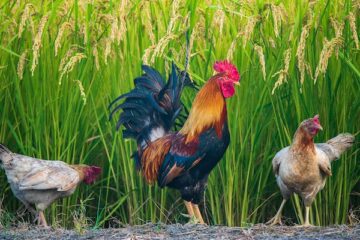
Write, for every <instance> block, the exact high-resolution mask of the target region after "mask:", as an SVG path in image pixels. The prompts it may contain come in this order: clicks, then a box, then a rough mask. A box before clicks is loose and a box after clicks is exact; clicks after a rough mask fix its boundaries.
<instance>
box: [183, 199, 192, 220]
mask: <svg viewBox="0 0 360 240" xmlns="http://www.w3.org/2000/svg"><path fill="white" fill-rule="evenodd" d="M184 203H185V207H186V210H187V211H188V214H189V216H190V217H193V216H194V209H193V207H192V205H191V202H188V201H185V200H184Z"/></svg>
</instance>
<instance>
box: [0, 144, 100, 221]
mask: <svg viewBox="0 0 360 240" xmlns="http://www.w3.org/2000/svg"><path fill="white" fill-rule="evenodd" d="M0 166H1V168H3V169H4V170H5V173H6V176H7V180H8V182H9V184H10V187H11V190H12V191H13V193H14V195H15V196H16V197H17V198H18V199H19V200H20V201H21V202H22V203H23V204H24V205H25V207H26V208H27V209H28V210H29V211H31V212H32V213H33V214H35V215H38V219H39V224H40V225H43V226H45V227H47V223H46V219H45V216H44V213H43V211H44V210H45V209H46V208H47V207H48V206H49V205H50V204H51V203H53V202H54V201H55V200H57V199H59V198H62V197H66V196H69V195H71V194H72V193H74V191H75V189H76V187H77V186H78V185H79V184H80V183H81V182H84V183H86V184H92V183H93V182H94V181H95V179H96V177H97V176H98V175H99V174H100V172H101V169H100V168H99V167H96V166H86V165H68V164H66V163H64V162H61V161H46V160H41V159H36V158H32V157H27V156H23V155H19V154H16V153H12V152H11V151H10V150H9V149H7V148H6V147H5V146H4V145H2V144H0Z"/></svg>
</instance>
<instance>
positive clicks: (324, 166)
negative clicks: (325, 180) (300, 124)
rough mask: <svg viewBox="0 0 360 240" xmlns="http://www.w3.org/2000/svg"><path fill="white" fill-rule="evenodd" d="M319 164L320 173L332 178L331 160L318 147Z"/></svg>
mask: <svg viewBox="0 0 360 240" xmlns="http://www.w3.org/2000/svg"><path fill="white" fill-rule="evenodd" d="M316 156H317V162H318V164H319V168H320V171H321V172H322V173H323V174H325V175H326V176H331V175H332V173H331V164H330V162H331V160H330V158H329V155H328V154H327V153H326V152H324V151H322V150H321V148H318V147H316Z"/></svg>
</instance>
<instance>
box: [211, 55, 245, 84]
mask: <svg viewBox="0 0 360 240" xmlns="http://www.w3.org/2000/svg"><path fill="white" fill-rule="evenodd" d="M214 70H215V71H216V72H218V73H222V72H225V73H226V75H227V76H228V77H229V78H230V79H231V80H233V81H236V82H237V81H239V79H240V74H239V72H238V70H237V68H236V67H235V65H233V64H231V63H230V62H229V61H227V60H224V61H216V62H215V64H214Z"/></svg>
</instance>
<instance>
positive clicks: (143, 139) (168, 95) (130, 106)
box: [109, 64, 193, 148]
mask: <svg viewBox="0 0 360 240" xmlns="http://www.w3.org/2000/svg"><path fill="white" fill-rule="evenodd" d="M142 70H143V71H144V74H143V75H142V76H140V77H137V78H135V79H134V84H135V88H134V89H133V90H131V91H130V92H128V93H125V94H123V95H121V96H119V97H118V98H116V99H115V100H114V101H113V102H112V103H111V104H110V105H109V109H110V110H111V113H110V120H111V119H112V117H113V115H114V114H115V113H116V112H118V111H119V110H122V113H121V114H120V116H119V119H118V122H117V124H116V128H117V129H119V127H120V126H121V125H124V127H125V129H124V130H123V137H124V138H134V139H136V140H137V143H138V145H140V146H141V147H142V148H144V147H146V146H147V144H148V143H149V142H152V141H155V140H156V139H158V138H160V137H162V136H164V135H165V134H166V133H167V132H168V131H169V130H170V129H171V128H172V127H173V126H174V123H175V120H176V118H177V117H178V116H179V115H180V112H181V109H182V103H181V100H180V97H181V93H182V91H183V89H184V87H185V86H193V84H192V82H191V80H190V77H189V75H188V74H187V73H185V72H184V71H179V69H178V68H177V67H176V66H175V64H172V71H171V74H170V76H169V80H168V82H167V83H166V84H165V81H164V80H163V78H162V77H161V75H160V73H159V72H158V71H156V70H155V69H154V68H152V67H149V66H146V65H143V66H142ZM121 99H125V100H124V101H123V102H122V103H121V104H118V105H117V106H115V105H116V104H117V103H119V101H120V100H121ZM114 106H115V107H114Z"/></svg>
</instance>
